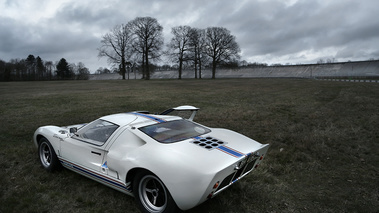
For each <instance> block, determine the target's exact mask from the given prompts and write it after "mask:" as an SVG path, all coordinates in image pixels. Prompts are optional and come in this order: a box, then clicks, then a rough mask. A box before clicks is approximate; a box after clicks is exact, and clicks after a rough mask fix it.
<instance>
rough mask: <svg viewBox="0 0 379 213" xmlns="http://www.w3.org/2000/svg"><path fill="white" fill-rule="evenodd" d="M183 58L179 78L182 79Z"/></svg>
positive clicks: (180, 63)
mask: <svg viewBox="0 0 379 213" xmlns="http://www.w3.org/2000/svg"><path fill="white" fill-rule="evenodd" d="M182 67H183V60H179V79H182Z"/></svg>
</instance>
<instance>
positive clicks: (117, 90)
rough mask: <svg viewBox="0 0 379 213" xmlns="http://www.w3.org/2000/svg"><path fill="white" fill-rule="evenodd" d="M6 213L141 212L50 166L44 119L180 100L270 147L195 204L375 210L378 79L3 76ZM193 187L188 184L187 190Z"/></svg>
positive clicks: (214, 123) (217, 208)
mask: <svg viewBox="0 0 379 213" xmlns="http://www.w3.org/2000/svg"><path fill="white" fill-rule="evenodd" d="M0 101H1V105H0V119H1V122H0V145H1V147H2V148H1V149H0V183H1V188H0V203H1V205H0V212H137V211H138V209H137V206H136V205H135V203H134V199H133V198H132V197H129V196H127V195H124V194H122V193H120V192H117V191H115V190H113V189H110V188H108V187H106V186H103V185H101V184H99V183H96V182H94V181H92V180H90V179H87V178H85V177H82V176H80V175H78V174H75V173H73V172H70V171H68V170H62V171H60V172H55V173H47V172H45V171H44V170H43V169H42V167H41V166H40V165H39V161H38V158H37V151H36V148H35V147H34V145H33V144H32V141H31V139H32V135H33V133H34V131H35V130H36V129H37V128H38V127H39V126H43V125H58V126H59V125H62V126H63V125H70V124H77V123H85V122H88V121H91V120H94V119H96V118H98V117H100V116H103V115H107V114H113V113H119V112H128V111H134V110H149V111H150V112H153V113H155V112H161V111H163V110H165V109H167V108H170V107H175V106H179V105H194V106H196V107H199V108H201V110H200V112H199V113H198V115H197V117H196V118H195V121H197V122H199V123H201V124H204V125H207V126H210V127H221V128H228V129H232V130H235V131H237V132H240V133H242V134H244V135H247V136H249V137H251V138H253V139H255V140H257V141H259V142H261V143H269V144H271V147H270V149H269V152H268V154H267V157H266V159H265V161H264V163H263V164H262V165H261V166H260V167H259V168H258V169H257V170H255V171H254V172H253V173H251V174H250V175H248V176H247V177H246V178H244V179H243V180H241V181H239V182H238V183H236V184H234V185H233V186H232V187H231V188H230V189H228V190H226V191H225V192H223V193H221V194H220V195H219V196H217V197H215V198H214V199H212V200H209V201H208V202H205V203H204V204H202V205H200V206H198V207H196V208H194V209H192V210H190V211H188V212H376V211H377V210H378V209H379V191H378V186H379V167H378V163H379V154H378V153H379V131H378V129H379V107H378V106H379V84H376V83H350V82H330V81H312V80H298V79H217V80H181V81H179V80H150V81H142V80H132V81H121V80H120V81H116V80H115V81H54V82H1V83H0ZM184 193H185V192H184Z"/></svg>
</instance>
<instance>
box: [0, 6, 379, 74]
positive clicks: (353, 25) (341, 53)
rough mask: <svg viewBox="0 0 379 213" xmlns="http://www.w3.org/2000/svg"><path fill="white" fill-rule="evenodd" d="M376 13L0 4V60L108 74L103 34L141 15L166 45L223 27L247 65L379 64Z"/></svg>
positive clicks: (359, 9)
mask: <svg viewBox="0 0 379 213" xmlns="http://www.w3.org/2000/svg"><path fill="white" fill-rule="evenodd" d="M378 8H379V1H378V0H236V1H233V0H185V1H182V0H80V1H77V0H0V59H2V60H5V61H9V60H10V59H15V58H18V59H24V58H27V56H28V55H29V54H33V55H34V56H35V57H37V56H40V57H41V58H42V59H43V60H44V61H53V62H55V61H59V60H60V59H61V58H65V59H66V60H67V61H68V62H69V63H78V62H83V63H84V64H85V65H86V67H88V68H89V69H90V70H91V72H95V71H96V69H97V68H99V67H108V68H110V65H108V64H107V61H106V59H105V58H102V59H99V58H98V57H97V55H98V51H97V48H99V47H100V40H101V36H102V35H104V34H106V33H108V32H110V29H111V28H113V27H114V26H115V25H117V24H125V23H127V22H128V21H131V20H133V19H134V18H136V17H144V16H150V17H153V18H156V19H157V20H158V22H159V23H160V24H161V25H162V26H163V34H164V38H165V43H168V42H169V41H170V39H171V28H172V27H175V26H179V25H188V26H191V27H196V28H207V27H212V26H217V27H225V28H227V29H228V30H230V31H231V34H233V35H234V36H236V40H237V43H238V44H239V45H240V48H241V60H246V61H248V62H259V63H267V64H273V63H281V64H287V63H291V64H298V63H302V64H306V63H316V62H317V61H318V60H319V59H324V60H325V59H327V58H330V59H332V58H334V59H335V60H336V61H339V62H342V61H348V60H351V61H356V60H369V59H379V12H378Z"/></svg>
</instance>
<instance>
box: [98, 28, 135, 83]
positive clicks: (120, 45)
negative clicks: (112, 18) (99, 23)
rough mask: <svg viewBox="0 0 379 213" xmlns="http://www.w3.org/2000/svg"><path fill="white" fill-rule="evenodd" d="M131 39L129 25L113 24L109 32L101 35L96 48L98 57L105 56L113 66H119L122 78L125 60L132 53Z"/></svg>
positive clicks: (124, 71) (123, 76)
mask: <svg viewBox="0 0 379 213" xmlns="http://www.w3.org/2000/svg"><path fill="white" fill-rule="evenodd" d="M131 41H132V32H131V31H130V27H129V25H128V24H121V25H117V26H115V27H114V28H113V29H112V30H111V32H110V33H107V34H105V35H104V36H103V38H102V40H101V44H102V45H101V47H100V48H99V49H98V50H99V57H107V58H108V62H109V63H111V64H113V65H114V66H120V72H121V75H122V79H125V73H126V64H127V60H128V59H129V58H130V56H131V54H132V52H131ZM128 79H129V73H128Z"/></svg>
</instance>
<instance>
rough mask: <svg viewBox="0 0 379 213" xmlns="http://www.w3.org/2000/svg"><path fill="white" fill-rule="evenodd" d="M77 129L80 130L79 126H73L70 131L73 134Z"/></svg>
mask: <svg viewBox="0 0 379 213" xmlns="http://www.w3.org/2000/svg"><path fill="white" fill-rule="evenodd" d="M77 131H78V128H76V127H71V128H70V133H71V134H75V133H76V132H77Z"/></svg>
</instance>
